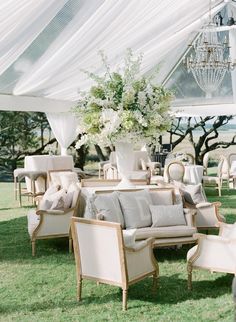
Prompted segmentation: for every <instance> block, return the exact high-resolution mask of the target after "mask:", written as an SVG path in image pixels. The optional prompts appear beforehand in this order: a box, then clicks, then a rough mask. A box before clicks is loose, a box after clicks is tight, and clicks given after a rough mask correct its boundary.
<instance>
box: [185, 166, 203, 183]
mask: <svg viewBox="0 0 236 322" xmlns="http://www.w3.org/2000/svg"><path fill="white" fill-rule="evenodd" d="M184 168H185V172H184V182H186V183H190V184H191V183H192V184H198V183H201V182H202V176H203V166H201V165H195V164H194V165H185V166H184Z"/></svg>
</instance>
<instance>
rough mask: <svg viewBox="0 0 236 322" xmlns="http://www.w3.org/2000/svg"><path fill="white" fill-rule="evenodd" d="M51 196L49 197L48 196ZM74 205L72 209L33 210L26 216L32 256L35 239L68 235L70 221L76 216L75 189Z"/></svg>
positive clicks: (77, 197)
mask: <svg viewBox="0 0 236 322" xmlns="http://www.w3.org/2000/svg"><path fill="white" fill-rule="evenodd" d="M50 196H51V195H50ZM74 197H76V204H75V205H74V207H73V208H69V209H62V210H52V209H49V210H39V209H38V210H35V211H30V212H29V214H28V232H29V235H30V238H31V242H32V254H33V256H34V255H35V241H36V240H37V239H42V238H43V239H44V238H53V237H65V236H69V235H70V220H71V217H72V216H76V215H77V212H78V205H79V190H78V188H75V190H74Z"/></svg>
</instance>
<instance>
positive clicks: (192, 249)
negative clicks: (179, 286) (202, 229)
mask: <svg viewBox="0 0 236 322" xmlns="http://www.w3.org/2000/svg"><path fill="white" fill-rule="evenodd" d="M197 247H198V245H196V246H193V247H192V248H190V250H189V251H188V253H187V261H188V260H189V258H190V257H192V256H193V254H194V253H195V252H196V250H197Z"/></svg>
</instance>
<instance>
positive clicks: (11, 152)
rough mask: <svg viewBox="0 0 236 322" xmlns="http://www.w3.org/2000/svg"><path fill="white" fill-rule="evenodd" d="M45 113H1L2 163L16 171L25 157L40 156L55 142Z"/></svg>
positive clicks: (0, 140)
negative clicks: (19, 161)
mask: <svg viewBox="0 0 236 322" xmlns="http://www.w3.org/2000/svg"><path fill="white" fill-rule="evenodd" d="M50 133H51V130H50V126H49V124H48V121H47V118H46V116H45V114H44V113H28V112H5V111H1V112H0V146H1V149H0V161H1V164H2V165H6V166H8V167H11V169H12V170H13V169H15V168H16V165H17V161H18V160H23V158H24V157H25V155H32V154H40V153H42V152H43V151H44V149H45V147H46V146H47V145H48V144H50V143H53V142H55V139H51V137H50Z"/></svg>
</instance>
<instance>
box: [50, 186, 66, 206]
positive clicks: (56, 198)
mask: <svg viewBox="0 0 236 322" xmlns="http://www.w3.org/2000/svg"><path fill="white" fill-rule="evenodd" d="M65 197H66V190H65V189H61V190H58V191H57V192H56V193H54V194H52V195H50V196H49V197H48V198H47V200H49V201H52V205H51V208H50V209H64V204H65Z"/></svg>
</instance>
